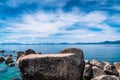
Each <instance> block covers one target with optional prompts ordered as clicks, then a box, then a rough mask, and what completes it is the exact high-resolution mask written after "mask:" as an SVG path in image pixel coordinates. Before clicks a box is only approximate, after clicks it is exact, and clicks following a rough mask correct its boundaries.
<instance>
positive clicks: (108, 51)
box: [0, 44, 120, 80]
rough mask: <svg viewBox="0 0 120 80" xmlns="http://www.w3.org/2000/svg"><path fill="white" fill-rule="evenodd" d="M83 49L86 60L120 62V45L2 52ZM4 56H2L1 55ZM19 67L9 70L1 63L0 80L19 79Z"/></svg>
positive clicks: (20, 48) (19, 48)
mask: <svg viewBox="0 0 120 80" xmlns="http://www.w3.org/2000/svg"><path fill="white" fill-rule="evenodd" d="M71 47H75V48H81V49H82V50H83V52H84V57H85V59H88V60H92V59H94V58H95V59H98V60H99V61H109V62H120V45H119V44H117V45H111V44H110V45H0V50H5V51H6V52H5V53H4V55H5V54H13V55H14V56H16V53H13V52H12V51H24V50H26V49H34V50H35V51H36V52H42V53H44V54H47V53H48V54H49V53H55V54H57V53H59V52H60V50H63V49H64V48H71ZM0 55H2V54H0ZM19 76H20V73H19V69H18V68H17V66H15V67H11V68H9V67H8V66H6V65H5V64H4V63H0V80H11V78H13V77H19Z"/></svg>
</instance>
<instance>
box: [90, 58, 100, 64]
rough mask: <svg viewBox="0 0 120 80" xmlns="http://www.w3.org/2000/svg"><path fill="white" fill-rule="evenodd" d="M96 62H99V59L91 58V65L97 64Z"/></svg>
mask: <svg viewBox="0 0 120 80" xmlns="http://www.w3.org/2000/svg"><path fill="white" fill-rule="evenodd" d="M98 63H99V61H98V60H96V59H93V60H92V61H91V64H92V65H97V64H98Z"/></svg>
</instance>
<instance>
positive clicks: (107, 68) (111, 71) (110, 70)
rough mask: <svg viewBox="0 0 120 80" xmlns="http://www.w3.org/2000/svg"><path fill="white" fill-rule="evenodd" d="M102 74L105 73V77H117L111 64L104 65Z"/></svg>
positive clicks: (116, 72) (115, 70)
mask: <svg viewBox="0 0 120 80" xmlns="http://www.w3.org/2000/svg"><path fill="white" fill-rule="evenodd" d="M104 72H105V73H106V74H107V75H116V76H118V75H119V73H118V71H117V69H116V67H115V66H114V65H113V64H106V65H105V66H104Z"/></svg>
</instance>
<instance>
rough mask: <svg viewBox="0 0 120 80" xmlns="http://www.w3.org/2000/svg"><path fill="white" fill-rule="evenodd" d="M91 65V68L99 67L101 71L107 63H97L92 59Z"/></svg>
mask: <svg viewBox="0 0 120 80" xmlns="http://www.w3.org/2000/svg"><path fill="white" fill-rule="evenodd" d="M91 64H92V65H93V66H97V67H99V68H101V69H104V66H105V65H106V64H108V62H99V61H98V60H96V59H93V60H92V62H91Z"/></svg>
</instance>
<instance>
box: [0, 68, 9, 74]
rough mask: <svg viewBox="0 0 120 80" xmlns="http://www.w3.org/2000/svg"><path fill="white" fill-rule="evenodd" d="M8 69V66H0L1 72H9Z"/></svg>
mask: <svg viewBox="0 0 120 80" xmlns="http://www.w3.org/2000/svg"><path fill="white" fill-rule="evenodd" d="M7 71H8V68H7V67H2V68H0V73H4V72H7Z"/></svg>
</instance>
